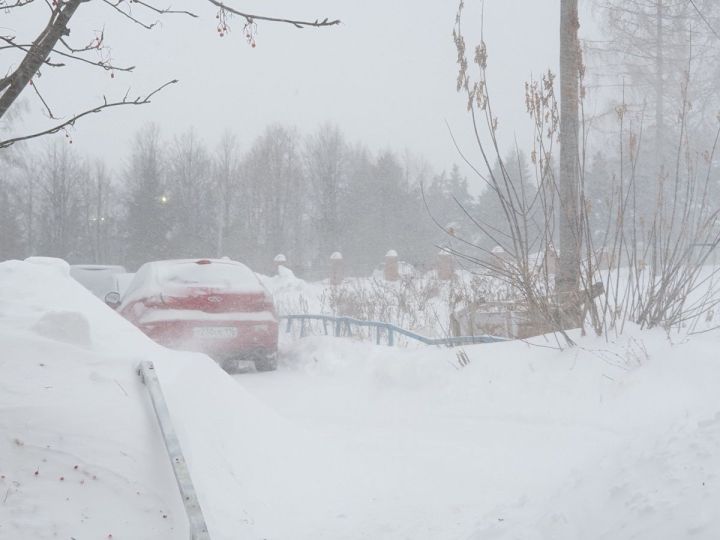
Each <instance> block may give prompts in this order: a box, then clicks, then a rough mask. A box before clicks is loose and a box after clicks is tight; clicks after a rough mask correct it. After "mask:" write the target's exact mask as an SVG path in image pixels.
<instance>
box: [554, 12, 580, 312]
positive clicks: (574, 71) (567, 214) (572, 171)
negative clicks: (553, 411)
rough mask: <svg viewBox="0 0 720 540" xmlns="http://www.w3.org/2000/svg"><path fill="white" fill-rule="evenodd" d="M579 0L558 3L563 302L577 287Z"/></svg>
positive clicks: (558, 284)
mask: <svg viewBox="0 0 720 540" xmlns="http://www.w3.org/2000/svg"><path fill="white" fill-rule="evenodd" d="M579 26H580V22H579V18H578V0H561V4H560V171H559V178H558V184H559V187H558V191H559V196H560V212H559V232H560V260H559V268H558V272H557V276H556V278H555V280H556V281H555V284H556V287H557V291H558V293H559V294H560V296H561V298H563V300H564V302H566V303H567V304H566V305H572V304H577V302H575V301H573V298H574V296H576V295H577V293H578V289H579V286H580V217H579V212H578V185H579V170H580V167H579V162H580V158H579V147H578V130H579V121H578V108H579V88H578V86H579V73H580V66H579V63H580V51H579V43H578V28H579Z"/></svg>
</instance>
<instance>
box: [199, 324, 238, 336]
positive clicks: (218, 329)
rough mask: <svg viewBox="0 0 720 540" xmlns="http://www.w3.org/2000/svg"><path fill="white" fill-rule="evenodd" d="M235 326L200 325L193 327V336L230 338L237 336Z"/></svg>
mask: <svg viewBox="0 0 720 540" xmlns="http://www.w3.org/2000/svg"><path fill="white" fill-rule="evenodd" d="M237 335H238V331H237V328H235V327H234V326H198V327H195V328H193V337H196V338H200V339H228V338H234V337H237Z"/></svg>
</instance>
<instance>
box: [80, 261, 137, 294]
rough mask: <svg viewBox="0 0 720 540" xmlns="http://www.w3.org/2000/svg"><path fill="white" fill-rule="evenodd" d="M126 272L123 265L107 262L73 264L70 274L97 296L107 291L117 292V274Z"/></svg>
mask: <svg viewBox="0 0 720 540" xmlns="http://www.w3.org/2000/svg"><path fill="white" fill-rule="evenodd" d="M121 274H127V270H125V267H124V266H119V265H109V264H73V265H71V266H70V275H71V276H72V277H73V278H74V279H75V280H76V281H78V282H79V283H80V284H81V285H82V286H83V287H85V288H86V289H88V290H89V291H90V292H91V293H93V294H94V295H95V296H97V297H98V298H105V295H107V293H109V292H113V291H114V292H118V287H119V284H120V283H121V282H120V281H119V280H118V276H119V275H121Z"/></svg>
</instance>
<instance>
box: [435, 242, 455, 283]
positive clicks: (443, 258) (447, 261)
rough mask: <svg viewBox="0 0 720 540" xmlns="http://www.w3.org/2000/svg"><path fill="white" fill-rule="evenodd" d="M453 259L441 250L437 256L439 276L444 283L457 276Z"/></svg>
mask: <svg viewBox="0 0 720 540" xmlns="http://www.w3.org/2000/svg"><path fill="white" fill-rule="evenodd" d="M453 266H454V265H453V258H452V255H451V254H450V253H448V252H447V251H444V250H441V251H440V252H439V253H438V255H437V276H438V279H440V280H442V281H450V280H451V279H452V278H453V275H454V274H455V268H454V267H453Z"/></svg>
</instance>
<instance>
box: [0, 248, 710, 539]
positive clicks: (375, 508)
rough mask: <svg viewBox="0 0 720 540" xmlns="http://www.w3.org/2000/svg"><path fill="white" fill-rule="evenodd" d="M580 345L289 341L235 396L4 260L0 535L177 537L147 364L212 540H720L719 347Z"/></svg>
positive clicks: (648, 341)
mask: <svg viewBox="0 0 720 540" xmlns="http://www.w3.org/2000/svg"><path fill="white" fill-rule="evenodd" d="M40 262H42V261H40ZM287 286H289V285H287ZM294 286H297V287H305V285H303V284H301V283H296V284H295V285H294ZM579 342H580V346H578V347H576V348H574V349H572V350H569V351H562V352H561V351H558V350H556V349H554V348H551V347H549V345H552V343H551V342H545V341H544V340H542V339H539V340H537V341H536V342H535V343H534V344H528V343H523V342H509V343H499V344H492V345H478V346H473V347H467V348H465V349H464V350H465V353H466V354H467V356H468V358H469V360H470V362H469V364H467V363H466V362H461V361H460V360H459V359H458V357H457V356H456V354H457V351H456V350H448V349H397V348H389V347H382V346H380V347H379V346H375V345H372V344H368V343H358V342H352V341H346V340H342V339H335V338H319V337H313V338H308V339H305V340H291V339H290V338H289V337H288V336H286V341H285V342H284V343H283V345H282V352H283V354H282V357H283V360H282V363H281V366H280V369H279V370H278V371H277V372H274V373H255V372H252V371H250V372H248V373H244V374H240V375H236V376H233V377H231V376H229V375H226V374H225V373H224V372H223V371H221V370H220V369H219V368H218V367H217V366H216V365H215V364H214V362H212V361H211V360H210V359H208V358H207V357H205V356H203V355H197V354H190V353H179V352H172V351H167V350H165V349H163V348H161V347H159V346H157V345H155V344H153V343H152V342H150V341H149V340H148V339H146V338H145V337H144V336H142V335H141V334H140V332H138V331H136V330H135V329H134V328H133V327H132V326H131V325H129V324H128V323H126V322H125V321H124V320H122V319H121V318H120V317H118V316H117V315H116V314H115V313H113V312H112V311H111V310H110V309H109V308H107V307H105V306H104V305H103V304H102V303H101V302H100V301H99V300H98V299H97V298H95V297H93V296H92V295H91V294H90V293H89V292H87V291H85V290H84V289H82V288H81V287H80V286H79V285H78V284H76V283H74V282H73V281H72V280H70V278H69V277H68V276H67V270H66V269H65V268H63V267H61V266H57V265H42V264H37V263H33V264H31V263H26V262H17V261H11V262H5V263H0V347H1V349H0V369H1V370H2V373H1V375H2V376H1V377H0V433H2V436H0V538H2V539H5V538H7V539H13V540H15V539H18V540H25V539H27V540H30V539H33V540H35V539H45V538H47V539H50V538H61V539H68V538H76V539H77V540H85V539H92V538H98V539H106V538H113V539H115V540H118V539H120V540H122V539H132V540H142V539H148V540H149V539H175V538H187V525H186V523H185V517H184V514H183V509H182V505H181V502H180V500H179V496H178V494H177V492H176V489H175V485H174V479H173V476H172V471H171V469H170V466H169V464H168V462H167V458H166V454H165V449H164V447H163V444H162V440H161V438H160V434H159V430H158V428H157V426H156V424H155V421H154V416H153V413H152V409H151V406H150V403H149V399H148V398H147V396H146V393H145V389H144V387H143V385H142V383H141V382H140V380H139V378H138V377H137V375H136V373H135V369H136V366H137V364H138V362H139V361H140V360H143V359H150V360H153V361H154V362H155V363H156V366H157V369H158V374H159V376H160V380H161V384H162V386H163V391H164V392H165V394H166V397H167V400H168V404H169V407H170V410H171V413H172V416H173V421H174V423H175V425H176V429H177V431H178V435H179V437H180V440H181V443H182V445H183V448H184V450H185V452H186V457H187V459H188V463H189V466H190V470H191V473H192V475H193V479H194V481H195V484H196V487H197V489H198V492H199V497H200V503H201V505H202V507H203V510H204V512H205V514H206V517H207V520H208V525H209V528H210V532H211V536H212V538H213V539H214V540H235V539H238V538H249V539H273V540H280V539H287V540H302V539H318V540H323V539H328V540H329V539H338V538H343V539H358V540H359V539H428V540H430V539H433V540H434V539H439V538H441V539H462V540H486V539H505V540H511V539H512V540H516V539H517V540H540V539H542V540H551V539H552V540H577V539H583V540H600V539H608V540H610V539H612V540H623V539H628V540H629V539H652V540H678V539H684V538H697V539H703V540H705V539H706V540H711V539H712V540H714V539H717V538H720V514H718V513H717V509H718V508H720V399H718V397H717V396H718V391H717V387H718V383H720V363H719V362H718V361H717V358H718V355H717V351H718V346H719V345H720V335H718V334H714V333H707V334H704V335H699V336H693V337H692V338H690V339H682V340H681V339H680V338H677V339H676V342H672V341H671V340H669V339H668V338H667V337H666V336H665V335H664V334H663V333H661V332H643V333H641V332H639V331H635V332H632V331H631V332H628V333H627V335H626V336H624V337H622V338H621V339H619V340H618V341H617V342H615V343H607V342H605V341H603V340H601V339H599V338H582V339H580V340H579ZM463 366H464V367H463ZM36 472H37V474H35V473H36ZM110 535H112V536H110Z"/></svg>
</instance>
